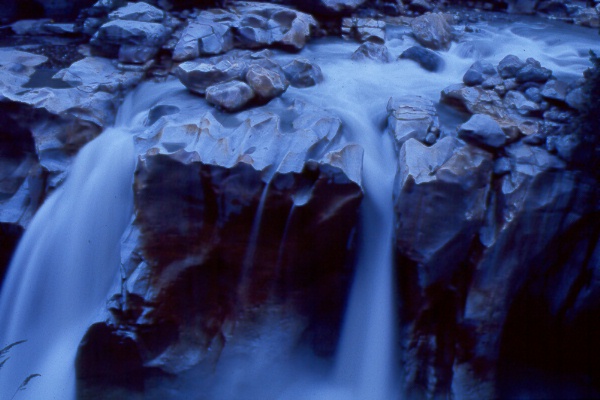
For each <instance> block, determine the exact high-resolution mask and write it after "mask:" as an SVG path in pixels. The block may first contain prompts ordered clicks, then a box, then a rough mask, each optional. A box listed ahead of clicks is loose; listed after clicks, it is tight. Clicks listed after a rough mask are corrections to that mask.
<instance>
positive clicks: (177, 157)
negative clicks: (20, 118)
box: [78, 97, 362, 390]
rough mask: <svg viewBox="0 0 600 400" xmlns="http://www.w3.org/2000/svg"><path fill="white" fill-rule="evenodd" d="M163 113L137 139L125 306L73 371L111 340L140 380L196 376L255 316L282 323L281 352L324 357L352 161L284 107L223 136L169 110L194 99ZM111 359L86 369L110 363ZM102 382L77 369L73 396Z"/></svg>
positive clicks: (343, 291) (332, 326) (335, 311)
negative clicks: (153, 374)
mask: <svg viewBox="0 0 600 400" xmlns="http://www.w3.org/2000/svg"><path fill="white" fill-rule="evenodd" d="M172 101H173V104H176V105H177V107H175V106H173V105H170V104H171V103H170V102H169V99H165V101H164V104H159V105H157V106H155V107H154V108H153V109H155V110H156V113H157V115H160V114H161V113H162V112H167V113H168V114H169V117H168V119H165V118H160V117H159V118H156V117H152V118H150V117H149V119H148V120H149V122H148V124H151V125H148V129H147V130H146V131H145V132H144V133H143V134H142V135H140V136H139V137H138V139H137V142H138V148H139V149H140V151H141V152H142V155H141V157H140V161H139V163H138V168H137V172H136V178H135V184H134V188H135V204H136V210H137V211H136V215H137V217H136V220H135V222H134V223H133V225H132V228H131V231H130V233H129V234H128V235H126V236H127V237H128V239H126V241H125V243H124V249H125V250H124V252H123V263H124V266H125V267H124V268H125V269H126V270H127V272H126V274H127V276H128V277H129V278H128V280H127V283H126V287H127V292H128V297H127V298H122V297H119V296H117V297H115V303H114V304H115V305H114V307H113V314H114V318H113V324H114V325H110V326H108V332H109V333H108V339H107V338H106V337H105V336H106V335H100V336H98V335H96V334H93V332H92V331H90V333H88V336H87V337H88V339H87V340H88V342H89V341H93V340H97V342H96V343H95V344H94V345H89V346H88V347H86V346H82V347H81V348H80V352H79V356H78V360H80V363H79V365H88V366H89V365H90V363H87V362H85V361H84V360H89V359H90V357H94V354H103V352H102V351H101V352H100V353H98V352H97V349H98V347H97V346H100V347H101V348H103V347H102V346H103V343H117V342H119V340H118V338H119V337H124V336H123V335H125V336H127V337H128V338H131V339H133V342H134V344H133V345H132V346H133V349H134V352H135V355H136V357H138V356H139V358H140V359H141V364H142V365H143V367H144V371H145V373H146V374H148V373H149V371H150V370H151V368H154V369H158V370H159V371H162V372H166V373H172V374H177V373H180V372H183V371H186V370H189V369H190V368H192V367H195V368H203V369H206V368H209V369H210V368H212V366H213V365H214V363H215V362H216V361H217V360H218V358H219V354H220V353H221V351H222V350H223V349H226V348H227V346H230V345H232V343H235V341H236V340H238V339H236V338H240V337H245V335H248V334H249V332H251V331H252V330H253V329H256V325H257V324H259V323H260V321H262V320H263V319H264V318H267V317H268V316H269V315H278V317H282V318H286V319H288V320H291V321H295V322H294V324H293V326H295V328H294V333H293V334H292V337H295V338H297V339H295V340H297V342H295V344H293V346H296V345H298V343H299V342H302V343H304V344H307V345H309V346H311V347H313V349H314V350H315V351H316V352H317V353H320V354H331V353H332V352H333V351H334V349H335V341H336V340H337V335H338V333H339V329H340V322H341V317H342V315H343V308H344V303H345V298H346V297H345V296H347V294H348V293H347V290H348V286H347V285H348V282H349V278H350V276H351V275H350V274H351V269H349V268H348V266H347V264H346V261H345V257H344V254H346V253H348V251H349V250H348V247H347V245H348V241H349V240H350V243H352V241H351V232H352V230H353V229H354V226H355V223H356V217H357V211H358V207H359V204H360V202H361V198H362V191H361V186H360V176H361V171H362V149H361V148H360V147H358V146H357V145H353V144H351V145H345V146H343V147H340V145H336V144H335V142H337V139H338V135H339V134H340V131H341V124H340V121H339V119H337V118H336V117H334V116H333V115H331V114H328V113H326V112H324V111H321V110H319V109H317V108H315V107H312V106H310V105H308V104H305V103H301V102H298V101H295V102H291V103H284V102H283V101H282V100H275V101H274V102H272V103H270V105H269V110H270V111H265V110H262V109H253V110H250V111H245V112H242V113H240V114H238V115H237V116H236V117H235V119H230V120H228V121H227V123H226V124H223V123H221V122H219V120H220V119H221V118H222V117H221V116H220V114H219V113H217V112H216V111H214V110H212V109H210V108H206V112H205V113H204V115H203V116H202V117H201V118H200V119H198V116H197V113H196V112H193V113H192V114H193V115H192V114H190V115H187V116H186V115H185V113H183V112H178V111H177V110H179V108H181V109H185V101H190V102H192V101H197V99H196V100H195V99H194V98H190V97H188V98H187V100H182V99H174V100H172ZM182 104H183V106H182ZM169 107H170V108H169ZM169 110H170V111H169ZM283 120H285V121H288V122H286V123H285V124H284V123H283ZM167 121H168V122H167ZM194 121H195V122H194ZM165 213H166V214H165ZM142 309H144V310H145V311H144V312H143V313H140V312H138V311H135V310H140V311H141V310H142ZM129 310H131V311H129ZM232 324H233V325H232ZM234 325H235V326H236V328H235V329H232V327H233V326H234ZM117 327H118V331H117ZM101 329H103V330H107V328H101ZM95 337H96V338H97V339H94V338H95ZM128 340H129V339H128ZM88 342H86V343H88ZM121 342H122V340H121ZM111 346H112V345H111ZM132 346H130V345H127V348H128V349H131V348H132ZM88 348H89V349H95V350H94V351H95V353H92V350H90V351H87V349H88ZM112 348H113V347H109V348H107V349H106V350H107V351H106V352H105V353H104V354H106V357H105V358H103V359H102V360H96V362H95V364H98V365H106V364H107V363H108V364H110V363H111V362H112V361H111V360H113V358H111V357H113V356H112V355H110V354H113V355H114V354H116V353H115V352H114V351H113V350H110V349H112ZM288 350H289V351H291V349H287V350H286V349H283V350H282V351H284V352H285V351H288ZM124 351H125V350H124ZM127 351H130V350H127ZM105 370H106V369H103V370H102V371H105ZM102 371H98V370H97V369H95V367H93V365H92V366H90V367H89V369H88V368H86V369H85V370H79V372H78V376H79V377H80V390H87V389H89V388H90V385H91V386H94V384H95V382H98V380H100V378H101V376H100V375H101V372H102ZM113 381H114V382H116V383H115V384H119V383H118V377H116V376H115V377H114V380H113ZM86 388H87V389H86ZM130 389H131V388H130Z"/></svg>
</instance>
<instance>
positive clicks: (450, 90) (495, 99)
mask: <svg viewBox="0 0 600 400" xmlns="http://www.w3.org/2000/svg"><path fill="white" fill-rule="evenodd" d="M441 101H442V102H444V103H447V104H449V105H452V106H454V107H457V108H459V109H461V110H465V111H467V112H469V113H471V114H487V115H490V116H492V117H496V118H504V117H506V115H507V112H506V109H505V108H504V105H503V104H502V99H500V97H499V96H498V94H497V93H496V92H495V91H493V90H484V89H482V88H480V87H477V86H474V87H468V86H465V85H463V84H456V85H451V86H448V87H447V88H445V89H444V90H442V93H441Z"/></svg>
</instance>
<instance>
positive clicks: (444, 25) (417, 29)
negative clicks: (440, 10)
mask: <svg viewBox="0 0 600 400" xmlns="http://www.w3.org/2000/svg"><path fill="white" fill-rule="evenodd" d="M410 27H411V29H412V32H413V35H414V37H415V39H416V40H417V42H419V44H421V45H422V46H423V47H427V48H429V49H432V50H448V49H449V48H450V43H451V42H452V39H453V37H454V34H453V32H452V27H451V26H450V24H448V21H447V20H446V18H445V17H444V15H443V14H425V15H421V16H419V17H417V18H415V19H414V20H412V21H411V23H410Z"/></svg>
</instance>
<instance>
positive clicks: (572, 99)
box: [565, 87, 586, 110]
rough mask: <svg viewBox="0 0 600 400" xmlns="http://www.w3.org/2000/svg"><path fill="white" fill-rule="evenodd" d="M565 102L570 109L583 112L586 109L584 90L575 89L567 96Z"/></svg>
mask: <svg viewBox="0 0 600 400" xmlns="http://www.w3.org/2000/svg"><path fill="white" fill-rule="evenodd" d="M565 101H566V102H567V104H568V105H569V107H571V108H573V109H575V110H583V109H584V107H585V102H586V100H585V96H584V95H583V90H582V88H581V87H576V88H573V89H572V90H570V91H569V93H568V94H567V96H566V98H565Z"/></svg>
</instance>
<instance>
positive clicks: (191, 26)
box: [173, 10, 237, 61]
mask: <svg viewBox="0 0 600 400" xmlns="http://www.w3.org/2000/svg"><path fill="white" fill-rule="evenodd" d="M236 19H237V15H235V14H233V13H231V12H228V11H225V10H205V11H202V12H200V14H199V15H198V16H197V17H196V18H194V19H192V20H190V21H189V22H188V24H187V26H186V27H185V28H184V29H183V32H182V33H181V37H180V38H179V40H178V42H177V44H176V45H175V48H174V49H173V59H174V60H175V61H185V60H192V59H194V58H198V57H200V56H205V55H214V54H221V53H225V52H227V51H229V50H231V49H232V48H233V32H232V26H233V21H235V20H236Z"/></svg>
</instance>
